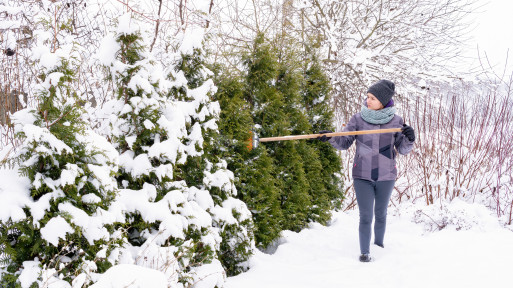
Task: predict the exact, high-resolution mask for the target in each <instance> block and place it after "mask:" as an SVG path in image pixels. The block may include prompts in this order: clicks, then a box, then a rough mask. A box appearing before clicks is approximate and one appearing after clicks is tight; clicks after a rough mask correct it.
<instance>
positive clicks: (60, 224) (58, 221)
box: [41, 216, 73, 247]
mask: <svg viewBox="0 0 513 288" xmlns="http://www.w3.org/2000/svg"><path fill="white" fill-rule="evenodd" d="M66 233H73V228H72V227H71V225H69V224H68V222H66V220H64V218H62V217H61V216H57V217H54V218H52V219H50V221H48V223H46V225H45V227H43V228H41V237H42V238H43V239H45V240H46V241H48V243H50V244H52V245H53V246H55V247H57V246H58V245H59V238H60V239H66Z"/></svg>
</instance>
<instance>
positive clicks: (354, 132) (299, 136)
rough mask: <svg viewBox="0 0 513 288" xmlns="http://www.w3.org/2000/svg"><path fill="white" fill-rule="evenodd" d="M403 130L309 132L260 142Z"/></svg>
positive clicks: (267, 138)
mask: <svg viewBox="0 0 513 288" xmlns="http://www.w3.org/2000/svg"><path fill="white" fill-rule="evenodd" d="M395 132H401V128H389V129H376V130H361V131H346V132H333V133H324V134H307V135H290V136H279V137H266V138H260V139H259V142H272V141H283V140H297V139H311V138H317V137H320V136H323V135H324V136H327V137H334V136H348V135H363V134H378V133H395Z"/></svg>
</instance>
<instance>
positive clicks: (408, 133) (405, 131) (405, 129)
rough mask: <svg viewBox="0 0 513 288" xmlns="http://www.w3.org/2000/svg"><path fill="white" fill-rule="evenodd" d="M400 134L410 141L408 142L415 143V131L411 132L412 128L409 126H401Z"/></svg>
mask: <svg viewBox="0 0 513 288" xmlns="http://www.w3.org/2000/svg"><path fill="white" fill-rule="evenodd" d="M401 133H403V134H404V136H406V138H408V140H410V142H413V141H415V131H414V130H413V128H411V126H408V125H406V124H403V128H401Z"/></svg>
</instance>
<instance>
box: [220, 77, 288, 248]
mask: <svg viewBox="0 0 513 288" xmlns="http://www.w3.org/2000/svg"><path fill="white" fill-rule="evenodd" d="M218 76H219V79H218V80H217V82H218V83H217V86H218V91H217V93H216V95H215V97H216V99H217V100H218V101H219V103H220V105H221V115H220V121H219V130H220V133H221V135H222V137H223V138H222V139H223V141H222V143H221V144H222V146H223V147H225V149H224V150H225V151H224V152H223V155H224V158H225V159H226V161H227V162H228V168H229V169H230V170H231V171H234V173H235V179H237V180H236V184H235V185H236V187H237V190H238V194H237V196H238V198H239V199H240V200H242V201H244V202H245V203H246V204H247V205H248V208H249V209H250V210H251V211H252V214H253V221H254V225H255V232H254V233H255V242H256V244H257V246H258V247H260V248H262V249H263V248H265V247H267V246H268V245H269V244H270V243H271V242H272V241H273V240H274V239H276V238H277V237H278V236H279V234H280V231H281V227H280V225H281V222H282V217H283V215H282V213H281V209H280V205H279V202H278V195H279V191H278V189H277V186H276V181H277V180H276V178H275V176H274V175H275V173H274V169H275V167H274V163H273V160H272V158H271V157H270V156H269V155H268V154H267V151H266V149H265V148H264V147H258V148H257V147H252V143H251V141H252V139H251V138H252V137H253V135H252V134H253V133H252V130H253V128H254V122H253V118H252V115H251V110H252V105H251V101H252V99H248V98H247V96H248V94H246V93H245V91H244V88H245V87H244V82H243V79H242V78H241V77H238V76H236V75H229V76H227V75H218Z"/></svg>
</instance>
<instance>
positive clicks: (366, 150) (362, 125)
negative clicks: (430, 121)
mask: <svg viewBox="0 0 513 288" xmlns="http://www.w3.org/2000/svg"><path fill="white" fill-rule="evenodd" d="M403 123H404V122H403V118H401V117H399V116H397V115H394V118H392V120H390V122H388V123H386V124H382V125H377V124H371V123H368V122H366V121H365V120H363V118H362V116H361V115H360V113H357V114H355V115H353V117H351V120H349V123H348V124H347V125H346V127H345V128H344V131H360V130H374V129H387V128H401V127H402V126H403ZM355 140H356V155H355V157H354V162H353V178H358V179H364V180H369V181H390V180H396V178H397V167H396V163H395V157H396V155H397V153H399V154H402V155H406V154H408V153H409V152H410V151H411V150H412V149H413V143H414V142H410V141H409V140H408V139H407V138H406V137H405V136H404V135H403V134H402V133H400V132H396V133H383V134H365V135H350V136H336V137H332V138H331V139H330V140H329V143H331V145H332V146H333V147H335V148H336V149H338V150H346V149H348V148H349V147H351V145H352V144H353V142H354V141H355Z"/></svg>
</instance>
